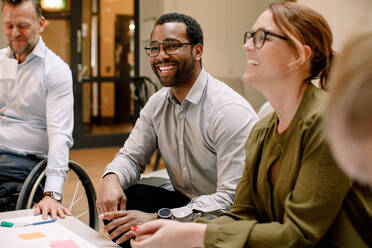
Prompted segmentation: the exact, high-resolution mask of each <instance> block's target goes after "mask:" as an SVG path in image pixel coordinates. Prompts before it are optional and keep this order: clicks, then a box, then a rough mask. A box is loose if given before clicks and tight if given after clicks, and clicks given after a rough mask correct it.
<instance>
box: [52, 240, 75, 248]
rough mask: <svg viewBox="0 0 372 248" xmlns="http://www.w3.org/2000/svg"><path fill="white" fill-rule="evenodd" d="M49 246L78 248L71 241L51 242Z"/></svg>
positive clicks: (54, 247)
mask: <svg viewBox="0 0 372 248" xmlns="http://www.w3.org/2000/svg"><path fill="white" fill-rule="evenodd" d="M51 246H52V247H53V248H79V246H78V245H77V244H76V243H75V241H73V240H72V239H69V240H60V241H52V244H51Z"/></svg>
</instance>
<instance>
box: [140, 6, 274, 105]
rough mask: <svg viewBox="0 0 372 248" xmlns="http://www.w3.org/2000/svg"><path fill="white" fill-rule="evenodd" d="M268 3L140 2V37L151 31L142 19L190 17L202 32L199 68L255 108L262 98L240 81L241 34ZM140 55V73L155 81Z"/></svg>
mask: <svg viewBox="0 0 372 248" xmlns="http://www.w3.org/2000/svg"><path fill="white" fill-rule="evenodd" d="M154 2H155V4H154ZM271 2H274V1H272V0H260V1H257V0H188V1H185V0H156V1H153V0H142V1H140V22H141V26H140V30H141V31H140V32H141V35H143V36H142V37H146V39H148V38H149V36H150V32H151V30H152V28H151V30H150V31H148V30H149V27H148V25H149V24H150V22H148V21H146V22H145V23H143V20H149V19H150V18H151V17H159V16H160V15H162V14H164V13H168V12H180V13H184V14H187V15H190V16H192V17H193V18H195V19H196V20H197V21H198V22H199V24H200V25H201V27H202V30H203V33H204V53H203V67H204V68H205V69H206V70H207V71H208V72H209V73H211V74H212V75H213V76H215V77H216V78H218V79H220V80H222V81H225V82H226V83H227V84H229V85H230V86H231V87H232V88H233V89H235V90H236V91H238V92H239V93H240V94H242V95H243V96H245V97H246V98H247V99H248V100H249V101H250V102H251V103H252V105H254V106H255V107H256V108H258V107H259V106H260V105H261V104H262V102H263V101H264V98H263V96H262V95H261V94H259V93H258V92H257V91H256V90H253V89H252V88H251V87H250V86H249V85H247V84H243V83H242V81H241V76H242V75H243V72H244V70H245V66H246V61H245V56H244V52H243V49H242V46H243V35H244V32H245V31H247V30H250V29H251V26H252V25H253V23H254V21H255V20H256V18H257V17H258V15H259V14H260V13H261V12H262V11H264V10H265V9H266V8H267V6H268V5H269V3H271ZM143 26H144V28H143ZM146 32H147V35H146V34H145V33H146ZM141 40H143V39H141ZM142 44H143V42H141V45H142ZM141 54H142V55H141V68H140V74H141V75H146V76H149V77H151V78H152V79H154V80H155V81H157V79H156V78H155V76H154V75H153V73H152V71H151V69H149V68H150V65H149V63H148V58H147V57H146V55H144V52H143V51H141ZM142 59H145V60H142ZM146 67H147V68H146ZM147 73H150V74H147Z"/></svg>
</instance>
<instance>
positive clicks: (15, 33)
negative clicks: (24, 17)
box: [10, 27, 20, 36]
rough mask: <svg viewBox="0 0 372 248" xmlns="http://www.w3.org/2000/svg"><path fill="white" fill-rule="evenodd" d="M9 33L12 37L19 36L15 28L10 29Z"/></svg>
mask: <svg viewBox="0 0 372 248" xmlns="http://www.w3.org/2000/svg"><path fill="white" fill-rule="evenodd" d="M10 33H11V35H12V36H18V35H19V34H20V32H19V30H18V28H16V27H14V28H12V30H11V32H10Z"/></svg>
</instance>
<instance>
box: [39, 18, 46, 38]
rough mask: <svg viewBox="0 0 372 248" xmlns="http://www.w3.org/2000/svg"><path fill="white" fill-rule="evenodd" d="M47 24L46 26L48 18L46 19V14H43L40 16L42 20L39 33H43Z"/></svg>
mask: <svg viewBox="0 0 372 248" xmlns="http://www.w3.org/2000/svg"><path fill="white" fill-rule="evenodd" d="M45 26H46V20H45V17H44V16H41V17H40V21H39V34H40V33H42V32H43V31H44V29H45Z"/></svg>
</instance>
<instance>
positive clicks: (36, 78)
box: [0, 37, 73, 193]
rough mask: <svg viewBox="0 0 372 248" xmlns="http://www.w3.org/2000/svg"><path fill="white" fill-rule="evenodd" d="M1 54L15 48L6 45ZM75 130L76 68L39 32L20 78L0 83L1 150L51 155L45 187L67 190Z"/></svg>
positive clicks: (10, 54)
mask: <svg viewBox="0 0 372 248" xmlns="http://www.w3.org/2000/svg"><path fill="white" fill-rule="evenodd" d="M0 57H3V58H4V57H6V58H14V53H13V52H12V50H11V49H10V48H9V47H8V48H4V49H1V50H0ZM72 129H73V94H72V75H71V70H70V68H69V66H68V65H67V64H66V63H65V62H63V60H62V59H61V58H60V57H58V56H57V55H56V54H54V53H53V52H52V51H51V50H50V49H48V48H47V47H46V46H45V44H44V42H43V40H42V39H41V37H40V39H39V42H38V44H37V45H36V46H35V48H34V49H33V51H32V52H31V53H30V54H29V55H28V56H27V58H26V60H25V61H24V62H23V63H22V64H18V69H17V79H16V82H15V83H0V152H10V153H14V154H22V155H27V154H35V155H48V165H47V169H46V175H47V179H46V183H45V188H44V191H54V192H58V193H62V189H63V183H64V178H65V175H66V171H67V168H68V157H69V148H70V147H71V146H72V144H73V139H72Z"/></svg>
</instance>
